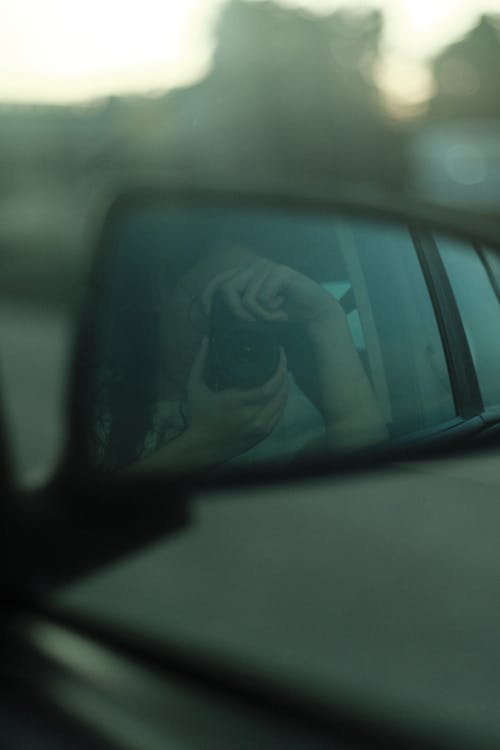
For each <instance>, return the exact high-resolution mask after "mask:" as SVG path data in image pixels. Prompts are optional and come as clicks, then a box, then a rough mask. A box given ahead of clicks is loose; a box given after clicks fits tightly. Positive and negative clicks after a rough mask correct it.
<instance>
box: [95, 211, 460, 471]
mask: <svg viewBox="0 0 500 750" xmlns="http://www.w3.org/2000/svg"><path fill="white" fill-rule="evenodd" d="M114 231H115V232H116V234H115V235H114V236H113V235H111V236H110V250H109V252H108V254H106V256H105V264H106V265H105V266H104V267H103V269H102V274H101V281H102V283H101V286H100V292H101V294H102V295H103V296H102V302H101V303H100V304H101V307H100V308H99V309H100V314H101V320H100V343H99V346H98V349H99V351H98V362H97V363H95V367H94V380H93V381H92V380H91V381H90V383H91V385H92V389H91V393H90V397H91V399H92V401H91V403H90V405H89V406H88V407H87V408H86V414H87V415H88V416H90V417H91V419H92V421H93V423H92V425H91V430H90V433H89V434H90V437H91V450H92V456H93V461H94V465H95V464H97V465H98V466H100V467H102V468H103V469H105V470H115V469H120V468H122V467H124V466H127V465H129V464H137V465H138V466H142V467H143V468H144V469H146V468H147V467H150V468H151V469H152V470H157V469H158V468H165V470H169V469H173V470H175V469H177V468H181V469H184V470H189V469H190V468H191V467H192V466H194V465H196V464H197V463H199V462H200V461H201V462H202V463H203V467H204V468H206V469H208V470H210V471H217V472H218V471H220V470H223V471H224V470H225V469H226V468H227V467H230V466H233V465H236V466H241V465H245V466H248V465H255V464H260V463H262V462H263V461H269V460H272V461H277V460H279V461H285V462H289V461H294V460H295V459H296V458H297V459H299V460H300V459H301V458H302V457H303V456H304V455H306V457H307V456H309V455H310V452H311V451H312V452H313V453H314V452H315V451H324V450H325V449H326V450H329V449H331V450H332V451H333V452H334V453H335V452H336V451H339V452H341V453H342V454H344V453H345V452H346V451H347V452H349V451H350V450H358V449H360V448H365V447H368V446H370V445H372V444H374V443H377V442H380V441H381V440H385V439H386V438H387V436H402V435H407V434H409V433H414V432H418V431H420V430H425V429H427V428H430V427H435V426H439V425H440V424H444V423H446V422H448V421H449V420H451V419H453V417H454V416H455V410H454V402H453V396H452V390H451V386H450V381H449V377H448V371H447V366H446V361H445V357H444V353H443V347H442V343H441V339H440V335H439V331H438V327H437V324H436V320H435V316H434V311H433V307H432V304H431V300H430V298H429V294H428V291H427V288H426V284H425V282H424V278H423V274H422V270H421V268H420V264H419V262H418V258H417V254H416V251H415V247H414V245H413V242H412V238H411V235H410V233H409V231H408V230H407V229H405V228H404V227H402V226H400V225H395V224H388V223H382V222H369V221H366V220H360V219H355V218H345V217H341V216H334V215H331V214H330V215H320V214H314V213H306V212H304V213H299V212H296V213H295V212H289V211H282V212H280V211H276V212H272V211H266V210H260V209H258V208H256V209H238V210H234V209H233V210H232V211H227V210H224V209H217V208H214V207H211V208H208V209H207V208H198V207H193V206H175V205H170V206H163V207H161V208H158V209H148V210H145V211H137V212H135V213H134V212H132V213H130V214H127V216H126V217H125V218H124V219H122V220H121V223H119V224H118V226H117V227H116V229H115V230H114ZM280 352H281V354H280Z"/></svg>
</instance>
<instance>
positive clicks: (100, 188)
mask: <svg viewBox="0 0 500 750" xmlns="http://www.w3.org/2000/svg"><path fill="white" fill-rule="evenodd" d="M0 44H1V48H2V57H1V61H0V164H1V169H0V294H1V302H0V337H1V338H0V346H1V356H2V378H3V380H4V383H5V385H6V386H7V387H8V389H9V393H11V394H13V395H12V397H9V399H8V403H7V410H8V416H9V419H10V421H11V422H12V423H16V424H18V425H21V428H15V430H14V431H15V432H16V430H17V432H16V436H15V441H17V442H16V445H17V444H19V445H20V444H21V442H23V440H24V443H26V440H27V441H28V442H27V443H26V445H27V444H28V443H29V446H31V447H28V448H25V454H26V451H27V455H24V457H21V458H18V459H17V461H18V464H19V465H20V466H21V473H23V472H24V473H25V474H26V473H27V474H29V473H30V472H31V474H32V475H33V476H34V475H37V476H38V474H37V472H38V473H39V467H40V465H41V464H40V443H44V444H45V451H46V452H47V450H49V453H50V451H52V453H51V454H50V455H51V460H52V461H55V456H56V453H57V450H58V449H57V450H56V447H54V446H56V444H57V445H60V443H61V440H62V437H61V432H60V419H59V422H57V420H55V421H54V419H53V414H54V413H55V411H54V410H56V411H57V409H59V412H60V410H61V405H60V404H61V396H60V394H61V389H62V384H63V382H64V373H65V369H64V368H65V363H66V362H67V350H68V345H69V342H70V340H71V330H72V326H73V323H74V320H73V315H72V313H73V311H74V309H75V306H76V305H77V302H78V299H79V294H80V290H81V286H82V279H83V278H84V273H85V268H86V263H87V260H88V257H89V248H90V247H91V244H92V239H93V237H94V235H95V231H96V227H97V222H98V220H99V216H100V213H99V211H100V210H101V209H100V206H101V205H102V201H103V200H104V197H105V196H107V194H108V191H109V187H110V185H117V184H118V185H119V184H121V183H127V182H128V181H130V180H132V179H134V178H136V177H138V178H140V179H141V180H144V179H147V177H148V176H149V175H151V176H154V177H155V178H156V177H158V176H159V175H162V176H165V177H167V178H172V179H175V178H176V177H179V178H181V179H183V180H185V179H187V178H189V177H193V178H203V179H205V180H206V181H210V180H217V179H219V178H220V177H230V176H231V177H233V178H234V179H235V181H237V182H239V183H243V184H244V183H245V181H247V180H248V181H253V182H255V181H259V182H261V183H262V184H265V182H266V180H275V179H276V178H280V179H284V180H288V181H290V182H292V183H293V184H295V185H297V184H300V181H301V180H305V181H307V182H308V183H310V182H311V181H315V180H318V181H321V182H322V183H325V182H329V181H332V182H334V181H338V180H340V181H342V182H346V183H349V184H355V185H358V184H360V185H363V186H370V187H372V188H375V189H376V190H377V189H384V190H385V189H389V190H393V191H396V192H397V193H398V194H399V195H401V194H403V195H406V196H407V197H408V198H409V199H410V200H411V199H412V197H415V198H418V199H419V200H424V201H427V202H430V203H433V204H437V205H445V206H448V207H455V208H457V209H458V210H460V211H461V212H463V213H470V214H475V215H480V216H484V217H485V218H486V219H487V220H489V221H490V222H499V225H500V84H499V81H500V0H474V2H472V0H419V2H415V0H375V2H374V3H373V4H360V3H353V2H349V1H348V0H344V2H342V3H341V2H336V1H335V0H309V2H307V0H302V1H301V2H299V0H286V1H285V0H282V1H281V2H272V1H271V0H228V1H227V2H224V1H223V0H184V1H183V2H182V3H180V2H178V1H176V2H173V0H172V1H170V0H162V1H161V2H160V1H158V0H141V2H140V3H123V2H118V1H117V0H108V1H107V2H106V3H101V2H99V1H98V0H87V1H86V2H85V3H80V2H73V3H67V2H63V0H17V2H16V3H15V4H14V3H10V4H6V6H5V8H3V9H2V25H1V28H0ZM19 363H21V364H19ZM44 388H45V390H44ZM42 393H43V394H45V395H44V397H43V398H42V399H40V394H42ZM40 400H42V402H43V403H44V404H45V406H44V407H43V408H44V409H45V411H42V412H40ZM56 407H57V408H56ZM51 410H52V411H51ZM49 412H50V414H49ZM59 412H58V413H59ZM50 415H52V416H50ZM26 425H29V429H28V430H27V427H26ZM58 425H59V426H58ZM19 429H21V432H22V431H23V430H24V433H23V434H24V438H23V437H22V436H20V433H19ZM51 430H52V432H51ZM27 431H28V432H29V436H30V437H29V438H26V434H27ZM47 431H48V432H47ZM18 433H19V434H18ZM48 433H50V435H49V437H48V438H47V435H48ZM44 436H45V437H44ZM48 445H50V446H52V447H51V448H50V449H48V448H47V446H48ZM16 451H17V448H16ZM16 455H17V454H16ZM19 455H20V454H19ZM42 463H43V462H42ZM49 463H50V462H49ZM37 467H38V468H37ZM42 473H43V472H42Z"/></svg>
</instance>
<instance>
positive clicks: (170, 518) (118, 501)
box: [3, 479, 190, 592]
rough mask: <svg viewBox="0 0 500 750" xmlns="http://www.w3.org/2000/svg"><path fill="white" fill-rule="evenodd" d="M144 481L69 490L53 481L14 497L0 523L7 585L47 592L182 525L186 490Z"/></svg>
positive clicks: (185, 516)
mask: <svg viewBox="0 0 500 750" xmlns="http://www.w3.org/2000/svg"><path fill="white" fill-rule="evenodd" d="M146 484H147V485H148V487H147V488H146V487H145V483H144V481H141V482H140V483H139V482H137V484H136V483H135V482H130V481H129V482H127V483H117V482H112V481H107V482H96V481H94V482H88V481H87V482H86V483H84V482H81V483H80V484H79V486H78V489H75V482H74V480H73V482H72V483H71V485H70V484H69V482H67V481H64V479H59V480H56V481H54V482H53V483H52V484H51V485H49V486H48V487H46V488H43V489H41V490H38V491H32V492H22V493H21V492H17V493H13V494H12V496H11V499H10V502H9V513H8V518H7V519H5V520H6V525H5V526H4V529H6V530H7V534H6V536H7V538H6V539H5V541H4V548H3V551H4V566H3V569H4V570H5V571H7V570H8V571H9V572H8V586H9V587H15V588H16V589H18V588H19V587H22V588H23V589H24V590H26V589H28V590H34V591H40V592H43V591H50V589H51V588H54V587H57V586H59V585H63V584H67V583H69V582H71V581H72V580H74V579H76V578H78V577H80V576H82V575H87V574H89V573H91V572H92V571H94V570H97V569H98V568H100V567H101V566H103V565H105V564H107V563H111V562H113V561H114V560H116V559H118V558H120V557H122V556H124V555H126V554H130V553H131V552H133V551H134V550H139V549H140V548H141V547H143V546H145V545H147V544H149V543H151V542H153V541H155V540H156V539H158V538H160V537H162V538H165V537H167V536H169V535H170V534H173V533H176V532H179V531H182V530H183V529H184V528H187V526H188V525H189V520H190V517H189V509H188V497H187V492H186V489H185V488H182V487H181V486H180V485H179V486H175V485H174V484H173V483H172V485H171V486H170V487H166V486H165V482H162V483H160V482H156V483H155V482H152V481H151V482H147V483H146ZM4 581H5V579H4ZM4 585H5V584H4Z"/></svg>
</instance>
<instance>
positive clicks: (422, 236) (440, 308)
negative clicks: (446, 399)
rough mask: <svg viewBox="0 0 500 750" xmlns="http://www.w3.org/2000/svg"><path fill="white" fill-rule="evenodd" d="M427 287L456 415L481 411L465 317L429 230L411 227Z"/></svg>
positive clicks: (475, 413)
mask: <svg viewBox="0 0 500 750" xmlns="http://www.w3.org/2000/svg"><path fill="white" fill-rule="evenodd" d="M412 236H413V240H414V243H415V247H416V250H417V254H418V256H419V260H420V264H421V266H422V270H423V273H424V277H425V280H426V283H427V288H428V290H429V294H430V297H431V301H432V304H433V307H434V312H435V314H436V320H437V324H438V327H439V332H440V334H441V340H442V343H443V348H444V353H445V357H446V362H447V365H448V372H449V375H450V381H451V386H452V392H453V398H454V401H455V408H456V411H457V414H458V415H459V416H461V417H463V418H464V419H470V418H471V417H474V416H477V415H479V414H481V412H482V411H483V408H484V407H483V401H482V398H481V391H480V389H479V383H478V379H477V373H476V368H475V366H474V361H473V359H472V354H471V351H470V348H469V344H468V342H467V336H466V334H465V330H464V326H463V323H462V317H461V315H460V312H459V309H458V305H457V302H456V299H455V295H454V293H453V289H452V287H451V284H450V280H449V278H448V274H447V273H446V269H445V266H444V263H443V261H442V259H441V256H440V254H439V250H438V247H437V245H436V242H435V240H434V237H433V235H432V233H431V232H430V231H426V230H423V229H416V228H414V229H413V230H412Z"/></svg>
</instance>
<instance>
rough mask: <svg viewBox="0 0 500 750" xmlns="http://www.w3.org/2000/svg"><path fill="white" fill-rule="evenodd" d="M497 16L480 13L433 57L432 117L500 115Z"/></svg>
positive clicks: (464, 118)
mask: <svg viewBox="0 0 500 750" xmlns="http://www.w3.org/2000/svg"><path fill="white" fill-rule="evenodd" d="M499 70H500V16H487V15H485V16H481V18H480V20H479V22H478V24H477V25H476V26H475V27H474V28H473V29H472V30H471V31H469V33H468V34H466V35H465V36H464V38H463V39H461V40H459V41H458V42H455V43H454V44H451V45H450V46H448V47H446V49H444V50H443V51H442V52H441V53H440V54H439V55H438V56H437V57H436V58H435V59H434V61H433V72H434V78H435V82H436V93H435V95H434V97H433V99H432V101H431V103H430V106H429V118H431V119H435V120H450V119H460V120H481V119H488V118H500V86H499V78H498V71H499Z"/></svg>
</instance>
